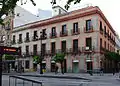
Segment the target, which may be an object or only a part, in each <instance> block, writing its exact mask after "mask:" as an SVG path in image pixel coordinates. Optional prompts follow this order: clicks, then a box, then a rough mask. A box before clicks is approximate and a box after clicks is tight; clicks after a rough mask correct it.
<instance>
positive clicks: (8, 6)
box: [0, 0, 81, 24]
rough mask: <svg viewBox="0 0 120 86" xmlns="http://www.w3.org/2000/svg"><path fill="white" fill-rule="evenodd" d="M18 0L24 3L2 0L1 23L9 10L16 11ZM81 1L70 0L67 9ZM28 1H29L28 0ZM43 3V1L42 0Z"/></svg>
mask: <svg viewBox="0 0 120 86" xmlns="http://www.w3.org/2000/svg"><path fill="white" fill-rule="evenodd" d="M18 1H21V4H23V0H0V5H1V6H2V8H1V10H0V24H3V19H2V18H1V17H2V16H3V15H8V14H9V12H12V13H13V12H14V8H15V6H16V3H17V2H18ZM30 1H31V2H32V4H33V5H34V6H35V5H36V3H35V2H34V0H30ZM80 1H81V0H68V1H67V3H66V5H65V9H67V10H68V8H69V7H70V5H71V3H72V2H73V3H74V4H77V3H80ZM26 2H27V0H26ZM26 2H25V3H26ZM41 4H42V2H41Z"/></svg>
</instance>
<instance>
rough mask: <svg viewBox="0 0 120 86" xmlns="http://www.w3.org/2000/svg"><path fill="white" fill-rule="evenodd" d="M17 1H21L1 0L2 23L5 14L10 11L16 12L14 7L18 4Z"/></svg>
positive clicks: (0, 17)
mask: <svg viewBox="0 0 120 86" xmlns="http://www.w3.org/2000/svg"><path fill="white" fill-rule="evenodd" d="M17 1H20V0H1V1H0V5H1V6H2V8H1V9H0V24H3V20H2V16H3V15H8V14H9V13H10V12H12V13H13V12H14V8H15V6H16V4H17ZM21 1H22V0H21ZM30 1H31V2H32V3H33V5H36V4H35V2H34V1H33V0H30ZM21 3H22V2H21Z"/></svg>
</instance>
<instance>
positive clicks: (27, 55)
mask: <svg viewBox="0 0 120 86" xmlns="http://www.w3.org/2000/svg"><path fill="white" fill-rule="evenodd" d="M23 56H24V57H30V56H31V53H30V52H23Z"/></svg>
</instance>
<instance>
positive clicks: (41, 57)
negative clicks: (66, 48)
mask: <svg viewBox="0 0 120 86" xmlns="http://www.w3.org/2000/svg"><path fill="white" fill-rule="evenodd" d="M45 38H47V34H45V33H43V32H42V31H41V32H40V44H41V53H40V58H39V60H40V74H43V71H42V60H43V59H44V57H43V52H42V49H43V48H42V40H43V39H45Z"/></svg>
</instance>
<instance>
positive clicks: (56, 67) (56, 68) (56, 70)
mask: <svg viewBox="0 0 120 86" xmlns="http://www.w3.org/2000/svg"><path fill="white" fill-rule="evenodd" d="M57 73H58V66H57V65H55V74H57Z"/></svg>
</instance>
